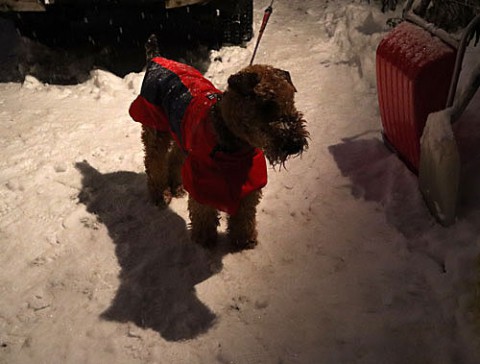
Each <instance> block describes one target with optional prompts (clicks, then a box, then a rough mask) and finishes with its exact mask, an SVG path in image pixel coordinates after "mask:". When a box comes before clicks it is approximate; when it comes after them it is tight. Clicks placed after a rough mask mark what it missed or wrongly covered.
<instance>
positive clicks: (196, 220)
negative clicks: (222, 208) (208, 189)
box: [188, 196, 220, 248]
mask: <svg viewBox="0 0 480 364" xmlns="http://www.w3.org/2000/svg"><path fill="white" fill-rule="evenodd" d="M188 211H189V213H190V223H191V238H192V240H193V241H194V242H195V243H197V244H200V245H202V246H204V247H206V248H208V247H213V246H214V245H215V244H216V242H217V227H218V225H219V224H220V221H219V218H218V211H217V210H216V209H214V208H213V207H210V206H207V205H203V204H201V203H198V202H197V201H195V200H194V199H193V198H192V197H191V196H189V197H188Z"/></svg>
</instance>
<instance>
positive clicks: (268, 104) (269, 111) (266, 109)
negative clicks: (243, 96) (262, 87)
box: [260, 100, 279, 117]
mask: <svg viewBox="0 0 480 364" xmlns="http://www.w3.org/2000/svg"><path fill="white" fill-rule="evenodd" d="M260 108H261V110H262V113H263V114H264V115H265V116H267V117H269V116H274V115H276V114H277V113H278V110H279V107H278V104H277V103H276V102H275V101H272V100H268V101H264V102H263V103H262V104H261V106H260Z"/></svg>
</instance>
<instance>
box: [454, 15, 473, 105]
mask: <svg viewBox="0 0 480 364" xmlns="http://www.w3.org/2000/svg"><path fill="white" fill-rule="evenodd" d="M479 25H480V14H478V15H477V16H476V17H475V18H473V19H472V21H471V22H470V23H469V24H468V25H467V27H466V28H465V30H464V31H463V33H462V38H461V39H460V44H459V46H458V48H457V59H456V60H455V68H454V69H453V76H452V81H451V82H450V90H449V92H448V98H447V107H451V106H452V105H453V100H454V99H455V93H456V92H457V86H458V80H459V78H460V71H461V70H462V63H463V57H464V56H465V51H466V49H467V45H468V43H469V42H470V40H471V39H472V37H473V33H474V32H475V29H476V27H477V26H479ZM472 96H473V95H472ZM468 101H470V100H468ZM467 104H468V102H467Z"/></svg>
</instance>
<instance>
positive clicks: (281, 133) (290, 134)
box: [263, 113, 309, 168]
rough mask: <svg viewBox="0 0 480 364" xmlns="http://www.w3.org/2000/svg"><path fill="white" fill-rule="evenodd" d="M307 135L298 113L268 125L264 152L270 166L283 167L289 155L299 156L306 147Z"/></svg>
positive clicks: (302, 120)
mask: <svg viewBox="0 0 480 364" xmlns="http://www.w3.org/2000/svg"><path fill="white" fill-rule="evenodd" d="M308 136H309V133H308V132H307V130H306V129H305V120H304V119H303V118H302V115H301V114H300V113H297V114H295V115H293V116H289V117H283V118H281V119H280V120H279V121H275V122H273V123H271V124H270V125H269V131H268V133H267V138H266V144H265V145H264V147H263V151H264V154H265V156H266V157H267V159H268V161H269V162H270V164H271V165H272V166H274V167H276V166H280V167H282V166H283V167H284V168H285V162H286V161H287V160H288V159H289V158H290V157H296V156H299V155H301V154H302V153H303V152H304V151H306V150H307V149H308Z"/></svg>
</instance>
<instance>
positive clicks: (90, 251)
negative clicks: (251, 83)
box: [0, 0, 480, 364]
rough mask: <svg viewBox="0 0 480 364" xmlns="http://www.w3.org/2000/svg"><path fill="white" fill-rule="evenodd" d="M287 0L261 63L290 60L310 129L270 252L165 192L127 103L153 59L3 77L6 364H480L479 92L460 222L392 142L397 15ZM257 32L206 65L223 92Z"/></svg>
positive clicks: (267, 232) (271, 194)
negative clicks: (380, 98) (428, 199)
mask: <svg viewBox="0 0 480 364" xmlns="http://www.w3.org/2000/svg"><path fill="white" fill-rule="evenodd" d="M269 3H270V1H268V0H258V1H256V2H255V23H256V24H259V23H260V21H261V18H262V16H263V10H264V9H265V7H266V6H267V5H268V4H269ZM274 7H275V9H274V13H273V15H272V17H271V20H270V23H269V25H268V27H267V30H266V32H265V34H264V38H263V40H262V44H261V46H260V50H259V53H258V55H257V59H256V61H257V62H258V63H270V64H273V65H275V66H276V67H279V68H284V69H287V70H289V71H290V73H291V75H292V79H293V82H294V83H295V86H296V88H297V89H298V93H297V96H296V98H297V99H296V100H297V106H298V108H299V109H300V110H302V111H303V112H304V113H305V118H306V120H307V121H308V129H309V131H310V133H311V143H310V149H309V150H308V151H307V152H306V153H305V154H304V155H303V156H302V157H301V158H298V159H294V160H291V161H290V162H289V163H288V165H287V168H288V169H287V170H282V171H275V170H273V169H271V170H270V171H269V184H268V185H267V187H266V188H265V191H264V198H263V200H262V202H261V204H260V206H259V213H258V221H259V238H260V244H259V246H258V247H256V248H255V249H253V250H249V251H243V252H240V253H231V252H230V251H229V248H228V244H227V242H226V241H224V240H225V239H222V241H221V244H220V246H219V247H218V248H217V249H215V250H213V251H206V250H204V249H202V248H200V247H197V246H195V245H194V244H193V243H191V242H190V240H189V235H188V213H187V209H186V200H185V199H180V200H174V201H173V203H172V204H171V206H170V208H169V209H166V210H164V211H158V210H157V209H156V208H154V207H153V206H151V205H150V204H149V203H148V197H147V191H146V181H145V175H144V173H143V161H142V159H143V152H142V146H141V143H140V128H139V125H138V124H136V123H134V122H133V121H132V120H131V119H130V117H129V116H128V112H127V111H128V106H129V104H130V102H131V101H132V100H133V99H134V97H135V96H136V94H137V93H138V91H139V87H140V83H141V80H142V76H143V74H142V73H138V74H137V73H133V74H129V75H127V76H126V77H124V78H123V79H122V78H118V77H116V76H114V75H112V74H110V73H108V72H105V71H101V70H96V71H93V72H92V73H91V77H90V79H89V80H88V81H86V82H84V83H81V84H78V85H74V86H56V85H48V84H43V83H40V82H39V81H37V80H36V79H35V78H33V77H27V78H26V80H25V82H24V83H23V84H22V83H3V84H0V154H1V156H2V157H1V159H0V243H1V247H2V250H1V253H0V297H1V299H0V363H9V364H10V363H22V364H23V363H182V364H183V363H185V364H191V363H205V364H210V363H221V364H226V363H235V364H243V363H267V364H269V363H272V364H273V363H275V364H277V363H284V364H287V363H288V364H290V363H305V364H309V363H327V364H330V363H331V364H340V363H345V364H347V363H348V364H349V363H373V364H375V363H389V364H390V363H391V364H396V363H398V364H404V363H422V364H426V363H432V364H444V363H445V364H447V363H452V364H457V363H472V364H474V363H479V362H480V351H479V336H478V331H477V329H478V326H476V325H477V323H478V319H477V313H476V311H475V310H476V309H475V300H474V298H475V293H476V284H477V282H478V269H477V268H478V257H479V253H480V238H479V235H480V192H479V188H478V186H479V183H480V149H479V148H478V145H479V144H478V143H479V140H480V120H479V115H480V95H478V94H477V95H476V97H475V99H474V101H473V103H472V104H471V106H470V107H469V108H468V109H467V111H466V113H465V114H464V116H463V118H462V119H461V120H460V121H459V122H458V124H457V126H456V130H455V132H456V138H457V140H458V143H459V147H460V153H461V158H462V178H461V187H462V192H461V201H460V208H459V217H458V220H457V222H456V224H455V225H453V226H451V227H449V228H443V227H441V226H439V225H438V224H436V223H435V221H434V219H433V218H432V217H431V216H430V215H429V213H428V210H427V209H426V207H425V205H424V203H423V200H422V198H421V196H420V193H419V192H418V185H417V178H416V177H415V176H414V175H412V174H411V173H410V172H409V171H408V170H407V169H406V167H405V166H404V165H403V164H402V163H401V162H400V161H399V160H398V159H397V158H396V157H395V156H394V155H392V154H391V153H390V152H389V151H388V150H387V149H386V148H385V147H384V145H383V143H382V141H381V136H380V132H381V122H380V117H379V112H378V105H377V98H376V93H375V92H376V90H375V69H374V67H375V63H374V62H375V49H376V46H377V44H378V42H379V40H380V39H381V38H382V36H383V35H384V31H386V26H385V25H384V24H385V20H386V19H387V18H388V17H389V16H392V14H391V13H390V14H386V15H385V14H382V13H381V12H380V11H379V10H378V6H375V7H374V6H373V2H372V5H368V4H367V2H365V1H360V0H358V1H348V0H338V1H335V2H331V1H330V2H329V1H328V0H325V1H323V0H322V1H321V0H292V1H278V2H275V5H274ZM0 38H1V37H0ZM6 38H7V37H3V38H2V39H3V41H5V39H6ZM253 46H254V42H253V41H252V42H251V43H250V44H249V45H248V47H247V48H240V47H225V48H222V49H221V50H220V51H217V52H212V53H211V56H210V58H211V63H210V65H209V67H208V70H207V72H206V76H207V77H208V78H210V79H211V80H212V81H213V82H214V83H215V84H216V85H217V86H218V87H220V88H224V87H225V84H226V79H227V77H228V75H229V74H231V73H232V72H235V71H237V70H239V69H240V68H241V67H243V66H244V65H246V64H247V63H248V61H249V58H250V56H251V54H252V51H253ZM477 48H480V47H477ZM478 54H479V50H478V49H469V50H468V52H467V59H466V63H467V66H468V67H469V65H470V64H473V63H474V62H478ZM468 67H467V68H466V71H465V72H464V74H468V69H469V68H468ZM477 309H478V306H477Z"/></svg>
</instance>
